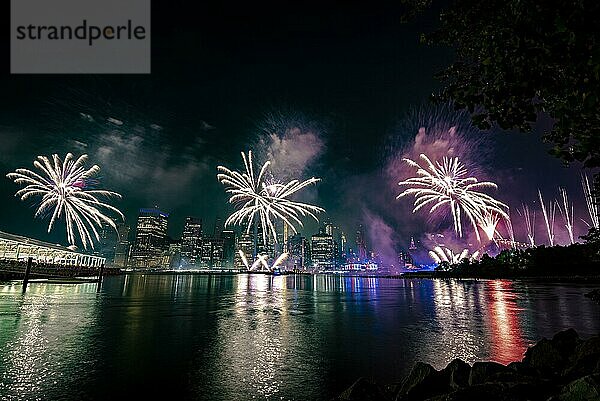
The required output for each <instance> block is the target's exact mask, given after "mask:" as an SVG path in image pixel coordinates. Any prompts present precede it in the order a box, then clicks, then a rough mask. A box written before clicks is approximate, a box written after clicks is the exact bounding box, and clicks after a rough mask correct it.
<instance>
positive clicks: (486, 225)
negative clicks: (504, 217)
mask: <svg viewBox="0 0 600 401" xmlns="http://www.w3.org/2000/svg"><path fill="white" fill-rule="evenodd" d="M499 221H500V217H499V216H498V215H497V214H495V213H492V212H490V211H487V210H486V211H485V213H484V214H483V218H482V219H481V221H480V222H479V227H481V229H482V230H483V232H484V233H485V235H486V236H487V239H488V240H489V241H491V240H493V239H494V234H496V227H497V226H498V222H499Z"/></svg>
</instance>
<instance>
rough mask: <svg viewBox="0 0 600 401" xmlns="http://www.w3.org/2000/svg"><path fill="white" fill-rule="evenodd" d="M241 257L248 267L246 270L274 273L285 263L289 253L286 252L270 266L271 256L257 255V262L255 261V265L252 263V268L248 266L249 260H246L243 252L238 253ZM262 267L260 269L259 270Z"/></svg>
mask: <svg viewBox="0 0 600 401" xmlns="http://www.w3.org/2000/svg"><path fill="white" fill-rule="evenodd" d="M238 252H239V255H240V257H241V258H242V262H243V263H244V265H245V266H246V269H248V270H249V271H257V270H260V271H273V270H274V269H275V268H276V267H277V266H279V265H280V264H281V263H283V261H284V260H285V259H286V258H287V257H288V253H287V252H284V253H282V254H281V255H279V257H278V258H277V259H276V260H275V262H274V263H273V264H272V265H271V266H269V261H268V259H269V255H267V254H260V255H256V260H255V261H254V263H252V266H250V265H249V264H248V259H247V258H246V255H245V254H244V252H243V251H241V250H240V251H238ZM259 267H260V269H258V268H259Z"/></svg>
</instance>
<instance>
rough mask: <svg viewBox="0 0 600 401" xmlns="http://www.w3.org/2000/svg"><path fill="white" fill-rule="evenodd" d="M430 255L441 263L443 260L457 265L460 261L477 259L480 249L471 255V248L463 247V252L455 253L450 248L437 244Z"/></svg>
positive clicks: (436, 261)
mask: <svg viewBox="0 0 600 401" xmlns="http://www.w3.org/2000/svg"><path fill="white" fill-rule="evenodd" d="M429 256H430V257H431V258H432V259H433V260H434V261H435V263H437V264H440V263H442V262H447V263H449V264H451V265H455V264H458V263H460V262H461V261H463V260H465V259H468V260H471V261H473V260H477V258H478V257H479V251H475V252H473V254H472V255H470V256H469V250H468V249H463V250H462V252H461V253H454V251H452V250H451V249H449V248H446V247H441V246H439V245H438V246H436V247H435V248H433V250H432V251H429Z"/></svg>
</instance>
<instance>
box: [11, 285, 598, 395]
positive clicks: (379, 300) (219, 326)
mask: <svg viewBox="0 0 600 401" xmlns="http://www.w3.org/2000/svg"><path fill="white" fill-rule="evenodd" d="M590 288H591V285H586V284H573V283H534V282H524V281H506V280H489V281H487V280H479V281H475V280H425V279H422V280H419V279H410V280H400V279H384V278H357V277H339V276H336V277H333V276H308V275H298V276H279V277H273V276H266V275H243V274H242V275H233V276H225V275H213V276H209V275H127V276H119V277H108V278H106V279H105V281H104V283H103V284H102V288H101V289H100V290H99V291H97V288H96V285H95V284H78V285H73V284H71V285H58V284H41V283H33V284H30V286H29V287H28V290H27V293H26V294H25V295H22V294H21V285H20V284H19V283H10V284H0V399H1V400H105V399H106V400H108V399H110V400H120V399H123V400H124V399H128V400H131V399H144V398H147V399H156V398H155V397H153V396H156V395H158V394H165V393H166V394H169V397H168V398H169V399H173V400H186V399H197V400H250V399H258V400H262V399H267V400H328V399H330V398H332V397H333V396H334V395H336V394H338V393H339V392H340V391H342V390H343V389H344V388H345V387H347V386H348V385H350V384H351V383H352V382H353V381H354V380H355V379H356V378H357V377H359V376H369V377H372V378H375V379H376V380H378V381H381V382H388V383H391V382H394V381H395V380H397V379H398V378H400V377H401V376H402V375H404V374H406V373H407V372H408V371H409V370H410V368H411V367H412V365H413V364H414V363H415V362H416V361H424V362H429V363H431V364H433V365H434V366H435V367H436V368H441V367H443V366H444V365H445V364H447V363H448V362H449V361H451V360H452V359H453V358H457V357H458V358H462V359H464V360H466V361H468V362H470V363H471V362H474V361H478V360H490V359H491V360H495V361H498V362H501V363H508V362H510V361H513V360H518V359H521V357H522V355H523V352H524V351H525V350H526V348H527V346H529V345H531V344H533V343H534V342H535V341H537V340H539V339H540V338H541V337H544V336H545V337H549V336H552V335H553V334H554V333H555V332H557V331H559V330H562V329H566V328H569V327H574V328H575V329H576V330H577V331H578V332H579V334H580V336H581V337H589V336H591V335H593V334H597V333H599V332H600V307H599V306H598V305H595V304H594V303H593V302H592V301H590V300H589V299H588V298H585V297H584V296H583V294H584V293H586V292H587V291H589V290H590ZM148 397H149V398H148Z"/></svg>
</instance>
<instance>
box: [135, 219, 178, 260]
mask: <svg viewBox="0 0 600 401" xmlns="http://www.w3.org/2000/svg"><path fill="white" fill-rule="evenodd" d="M168 221H169V215H168V214H167V213H164V212H162V211H160V210H158V209H157V208H149V209H140V212H139V215H138V220H137V227H136V233H135V243H134V245H133V251H132V253H131V263H130V265H131V266H132V267H134V268H147V267H160V266H162V264H163V263H162V262H163V256H164V253H165V252H166V251H167V250H168V248H167V247H168V243H167V241H166V239H167V225H168Z"/></svg>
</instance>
